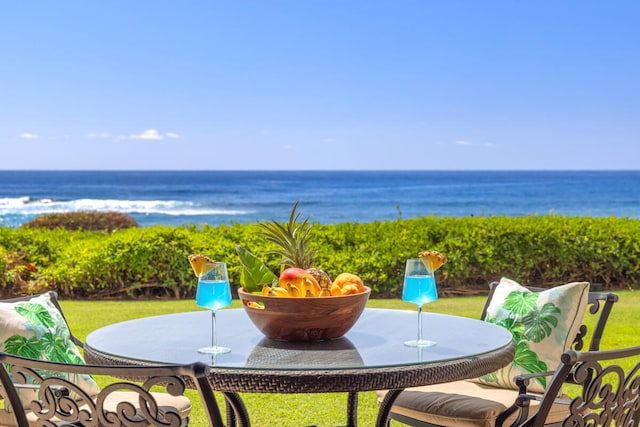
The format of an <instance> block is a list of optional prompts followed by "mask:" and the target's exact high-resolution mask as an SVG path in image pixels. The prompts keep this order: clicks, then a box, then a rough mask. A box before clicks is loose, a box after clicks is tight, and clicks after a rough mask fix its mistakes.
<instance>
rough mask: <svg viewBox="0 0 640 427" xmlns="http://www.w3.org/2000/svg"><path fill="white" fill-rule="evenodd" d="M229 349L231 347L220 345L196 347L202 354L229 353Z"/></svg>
mask: <svg viewBox="0 0 640 427" xmlns="http://www.w3.org/2000/svg"><path fill="white" fill-rule="evenodd" d="M230 351H231V349H230V348H229V347H220V346H216V347H211V346H209V347H202V348H199V349H198V353H202V354H222V353H229V352H230Z"/></svg>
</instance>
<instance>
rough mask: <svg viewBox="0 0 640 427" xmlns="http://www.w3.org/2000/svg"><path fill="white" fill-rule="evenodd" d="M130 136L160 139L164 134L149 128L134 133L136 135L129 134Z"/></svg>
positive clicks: (132, 137) (133, 137)
mask: <svg viewBox="0 0 640 427" xmlns="http://www.w3.org/2000/svg"><path fill="white" fill-rule="evenodd" d="M129 138H131V139H150V140H159V139H163V138H164V136H162V135H161V134H160V133H159V132H158V131H157V130H155V129H147V130H145V131H144V132H142V133H139V134H134V135H129Z"/></svg>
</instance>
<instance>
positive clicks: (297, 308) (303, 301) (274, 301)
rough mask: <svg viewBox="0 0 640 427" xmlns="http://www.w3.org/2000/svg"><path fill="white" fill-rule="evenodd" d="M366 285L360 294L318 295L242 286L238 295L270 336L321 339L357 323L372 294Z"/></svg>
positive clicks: (345, 331) (329, 337) (263, 330)
mask: <svg viewBox="0 0 640 427" xmlns="http://www.w3.org/2000/svg"><path fill="white" fill-rule="evenodd" d="M365 288H366V291H365V292H361V293H359V294H352V295H342V296H332V297H316V298H283V297H274V296H265V295H256V294H252V293H249V292H246V291H245V290H244V289H243V288H240V289H238V296H239V297H240V301H242V306H243V307H244V310H245V311H246V312H247V314H248V315H249V319H251V321H252V322H253V324H254V325H256V327H257V328H258V329H259V330H260V332H262V333H263V334H264V335H265V336H267V337H268V338H271V339H274V340H284V341H322V340H331V339H335V338H340V337H341V336H343V335H344V334H346V333H347V331H348V330H349V329H351V327H352V326H353V325H354V324H355V323H356V320H358V318H359V317H360V315H361V314H362V310H364V307H365V305H366V304H367V301H368V300H369V295H370V294H371V289H370V288H368V287H365ZM249 302H255V303H257V304H251V305H249ZM255 305H258V306H260V308H258V307H255Z"/></svg>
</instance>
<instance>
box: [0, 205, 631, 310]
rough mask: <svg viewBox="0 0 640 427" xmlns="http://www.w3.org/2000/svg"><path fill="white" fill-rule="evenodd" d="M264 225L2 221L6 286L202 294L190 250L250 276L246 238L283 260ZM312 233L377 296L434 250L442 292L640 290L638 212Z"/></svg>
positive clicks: (325, 257)
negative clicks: (87, 226) (511, 287)
mask: <svg viewBox="0 0 640 427" xmlns="http://www.w3.org/2000/svg"><path fill="white" fill-rule="evenodd" d="M257 229H258V228H257V225H256V224H233V225H221V226H216V227H213V226H205V227H203V228H198V227H195V226H187V227H164V226H156V227H148V228H129V229H123V230H117V231H114V232H112V233H104V232H91V231H85V230H77V231H67V230H63V229H60V228H58V229H55V230H47V229H30V228H20V229H10V228H0V292H2V293H3V294H4V295H5V296H7V295H12V294H17V293H25V292H35V291H41V290H45V289H57V290H58V291H59V292H60V293H61V294H62V295H64V296H74V297H92V296H101V297H163V298H168V297H170V298H192V297H193V296H194V293H195V286H196V283H197V281H196V278H195V276H194V275H193V272H192V271H191V268H190V266H189V263H188V261H187V255H189V254H190V253H202V254H205V255H208V256H209V257H211V258H213V259H216V260H222V261H226V262H227V264H228V266H229V275H230V280H231V282H232V284H234V285H237V284H238V283H239V276H240V266H239V262H238V258H237V254H236V252H235V247H236V244H240V245H242V246H243V247H245V248H246V249H247V250H249V251H251V252H252V253H254V254H256V255H257V256H258V257H259V258H260V259H261V260H262V261H263V262H265V263H266V264H267V265H268V266H269V267H270V268H272V270H273V271H274V272H276V273H277V272H278V265H277V263H278V260H277V259H276V258H274V256H273V255H265V254H266V253H267V251H268V250H269V249H272V248H273V247H272V246H271V244H270V243H268V242H267V241H265V239H264V238H262V237H260V236H259V235H257V233H256V231H257ZM311 233H312V242H311V244H312V246H313V248H314V249H316V254H317V260H316V266H317V267H319V268H321V269H323V270H325V271H326V272H327V273H329V275H330V276H332V277H335V276H336V275H337V274H339V273H341V272H351V273H355V274H358V275H360V276H361V277H362V279H363V280H364V282H365V283H366V284H367V285H368V286H371V288H372V290H373V293H372V297H373V298H382V297H385V298H386V297H398V296H399V295H400V291H401V289H402V277H403V273H404V262H405V259H407V258H409V257H414V256H416V255H417V253H418V252H419V251H421V250H426V249H434V250H438V251H440V252H442V253H443V254H445V255H446V256H447V258H448V259H449V261H448V263H447V264H445V265H444V266H443V267H442V268H441V269H440V270H438V272H437V284H438V288H439V292H440V294H441V295H443V296H447V295H466V294H478V293H483V292H486V289H487V283H488V282H490V281H493V280H498V279H499V278H500V277H502V276H506V277H510V278H512V279H514V280H516V281H519V282H521V283H523V284H535V285H540V286H553V285H557V284H561V283H566V282H569V281H574V280H586V281H589V282H592V283H601V284H602V285H603V287H604V288H605V289H615V288H634V287H637V283H638V279H639V277H640V221H638V220H634V219H627V218H572V217H561V216H532V217H518V218H511V217H470V218H441V217H424V218H416V219H408V220H401V219H398V220H395V221H388V222H382V221H376V222H371V223H365V224H359V223H343V224H333V225H320V224H315V225H314V227H313V229H312V231H311ZM233 288H235V286H233Z"/></svg>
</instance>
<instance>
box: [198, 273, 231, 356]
mask: <svg viewBox="0 0 640 427" xmlns="http://www.w3.org/2000/svg"><path fill="white" fill-rule="evenodd" d="M196 304H197V305H199V306H200V307H204V308H207V309H209V310H211V346H208V347H203V348H199V349H198V353H204V354H220V353H228V352H230V351H231V349H230V348H228V347H220V346H219V345H218V342H217V338H216V310H218V309H220V308H223V307H228V306H230V305H231V289H230V288H229V276H228V274H227V264H226V263H224V262H217V261H216V262H214V263H213V264H209V265H207V268H205V270H204V273H202V274H201V275H200V276H199V277H198V289H197V290H196Z"/></svg>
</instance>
